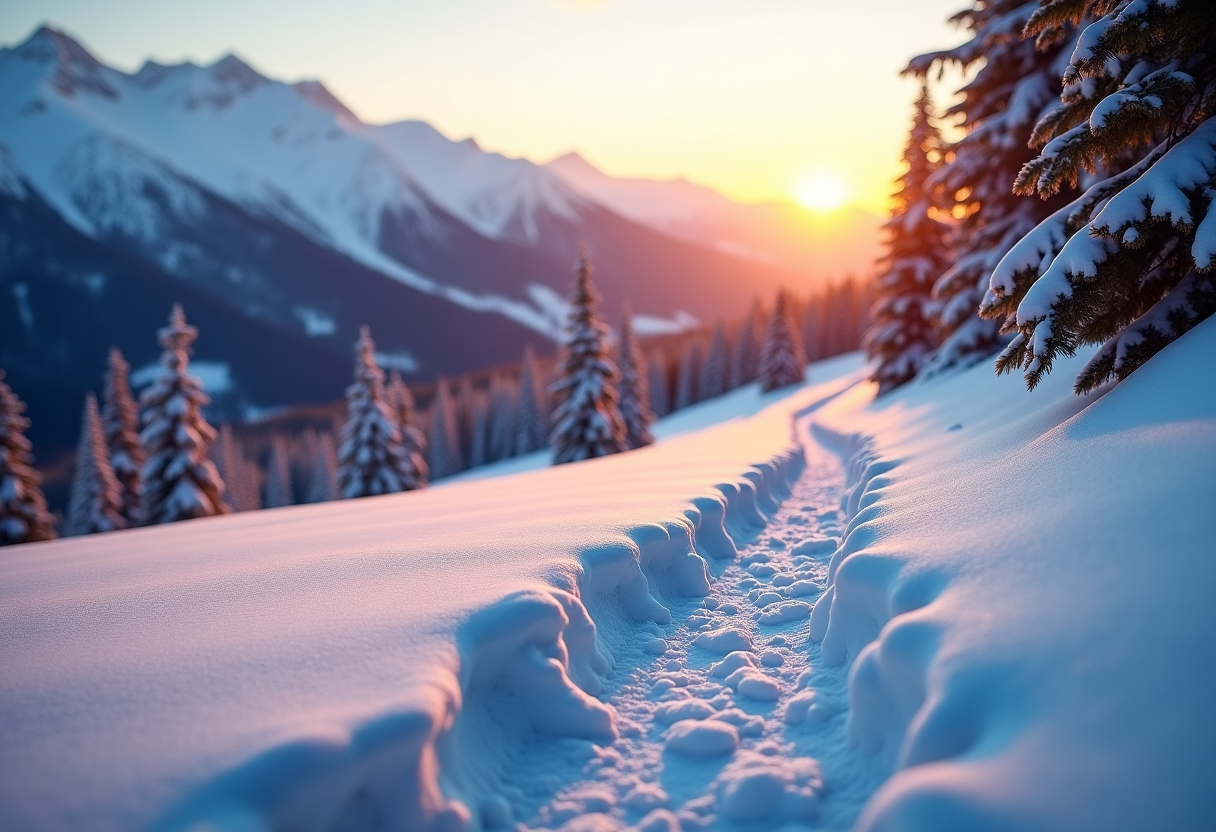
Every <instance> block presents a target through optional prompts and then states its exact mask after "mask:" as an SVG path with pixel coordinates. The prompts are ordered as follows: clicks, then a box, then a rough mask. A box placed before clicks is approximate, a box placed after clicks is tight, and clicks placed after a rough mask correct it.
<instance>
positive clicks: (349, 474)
mask: <svg viewBox="0 0 1216 832" xmlns="http://www.w3.org/2000/svg"><path fill="white" fill-rule="evenodd" d="M869 300H870V297H869V294H868V289H867V286H866V285H865V284H862V283H859V282H858V281H855V280H852V279H847V280H845V281H842V282H840V283H837V284H832V285H828V286H824V287H821V288H819V289H817V290H816V291H815V292H813V293H811V295H809V296H808V297H806V298H803V299H798V298H796V297H795V296H794V295H792V294H791V293H788V292H781V293H779V294H778V295H777V297H776V298H775V299H774V301H773V304H772V306H771V308H766V307H765V306H763V305H762V304H761V303H760V302H759V301H758V300H757V301H756V302H755V303H754V304H753V305H752V308H751V309H750V311H749V312H748V314H747V315H746V316H744V317H743V318H742V319H740V320H739V321H735V322H731V323H727V322H718V323H717V324H716V325H714V326H713V327H711V328H709V329H706V330H696V331H689V332H682V333H677V334H670V335H665V336H660V337H656V338H651V339H648V340H647V341H646V342H645V343H646V344H647V346H646V347H643V345H642V342H641V341H640V340H639V338H638V337H637V335H636V334H635V333H634V330H633V323H632V321H633V318H632V315H631V313H630V311H629V310H628V308H626V309H625V310H624V312H623V314H622V317H621V320H620V322H619V324H618V326H617V327H616V329H615V330H610V328H609V327H608V326H607V325H606V324H605V323H604V321H603V319H602V316H601V314H600V311H599V296H598V293H597V292H596V290H595V286H594V279H593V270H592V267H591V263H590V261H589V260H588V258H587V257H586V255H585V254H584V255H583V256H582V257H581V259H580V261H579V264H578V268H577V270H576V274H575V281H574V288H573V292H572V297H571V300H570V317H569V323H568V326H567V328H566V332H565V334H564V338H563V341H562V343H561V345H560V350H559V353H558V356H557V358H556V360H555V361H554V360H546V359H543V358H540V357H538V356H537V355H536V354H535V353H534V352H533V351H532V349H531V348H528V349H527V350H526V351H525V353H524V355H523V358H522V360H521V361H520V362H519V363H518V364H516V365H513V366H510V367H505V368H498V369H497V370H494V371H492V372H490V373H489V374H488V375H485V376H483V378H482V381H481V383H475V382H474V379H473V377H472V376H466V377H464V378H461V379H458V380H457V381H456V383H455V384H452V383H450V382H449V381H448V380H447V379H445V378H440V379H439V380H438V382H437V384H436V385H435V388H434V391H433V393H432V395H431V397H430V406H429V408H427V409H426V411H425V412H423V411H420V409H419V408H418V406H417V403H416V401H415V397H414V393H413V391H411V389H410V388H409V386H407V385H406V383H405V381H404V380H403V379H402V377H401V375H400V374H399V373H398V372H397V371H395V370H394V371H392V372H391V373H388V374H386V373H385V372H384V370H383V369H382V368H380V367H378V366H377V365H376V360H375V343H374V340H373V338H372V334H371V332H370V331H369V330H368V329H367V328H366V327H364V328H363V329H362V330H361V332H360V334H359V338H358V341H357V343H356V345H355V362H354V373H353V380H352V384H351V385H350V386H349V387H348V388H347V390H346V403H345V413H344V414H343V417H342V418H341V419H339V420H335V421H334V423H333V424H332V425H331V426H322V427H320V428H318V427H317V426H315V425H314V426H309V427H307V428H306V429H304V430H303V431H275V432H273V433H272V434H271V435H270V436H269V438H268V441H267V442H266V443H264V444H265V446H266V447H265V448H264V449H263V450H262V451H261V453H258V452H256V451H255V452H254V453H251V452H250V449H249V447H248V445H247V443H244V442H242V441H241V440H240V439H239V437H238V435H237V432H236V431H234V429H233V426H232V425H230V424H224V425H221V426H220V428H219V430H218V431H217V430H216V429H215V428H213V427H212V426H211V425H210V424H208V422H207V420H206V418H205V417H204V415H203V410H204V408H205V407H206V406H207V404H208V402H209V399H208V397H207V395H206V393H205V391H204V390H203V385H202V383H201V382H200V381H199V379H197V378H195V377H194V376H191V375H190V373H189V360H190V355H191V353H192V344H193V343H194V341H195V340H196V339H197V337H198V330H197V328H196V327H194V326H191V325H190V324H188V323H187V321H186V317H185V312H184V310H183V309H182V308H181V306H180V305H177V306H174V308H173V310H172V311H171V313H170V316H169V322H168V325H167V326H166V327H164V328H162V329H161V330H159V331H158V333H157V338H158V340H159V342H160V345H161V348H162V353H161V358H160V367H159V370H158V372H157V374H156V376H155V378H154V379H153V381H152V382H151V384H150V385H149V386H148V387H147V389H145V390H144V392H143V393H142V395H141V396H140V397H139V401H138V402H137V401H136V398H135V396H134V395H133V393H132V392H131V387H130V366H129V365H128V364H127V362H126V361H125V359H124V358H123V356H122V354H121V352H120V351H119V350H117V349H116V348H115V349H112V350H111V351H110V354H109V359H108V369H107V372H106V374H105V381H104V386H103V391H102V397H101V401H100V403H99V402H98V400H97V398H96V397H95V396H94V395H93V394H89V395H88V396H87V397H86V400H85V407H84V413H83V416H82V421H81V434H80V443H79V445H78V448H77V453H76V462H75V466H74V471H73V479H72V486H71V490H70V495H69V500H68V506H67V512H66V516H65V518H64V519H63V520H62V522H58V521H57V519H56V517H55V516H54V515H53V514H52V513H51V512H50V511H49V510H48V508H47V504H46V500H45V498H44V496H43V494H42V491H41V487H40V476H39V474H38V472H37V471H36V470H35V469H34V467H33V455H32V448H31V447H30V443H29V441H28V439H26V437H25V435H24V433H25V430H26V429H27V428H28V425H29V420H28V419H27V418H26V417H25V416H24V414H23V411H24V405H23V404H22V403H21V401H20V400H19V399H18V398H17V397H16V395H15V394H14V393H13V391H12V390H10V389H9V388H8V386H7V385H6V384H4V382H3V375H2V372H0V543H18V542H26V541H33V540H47V539H52V538H54V537H55V536H57V534H58V533H62V534H64V535H82V534H92V533H97V532H104V531H111V530H115V529H122V528H128V527H132V526H139V525H152V524H160V523H167V522H175V521H178V520H185V519H190V518H194V517H204V516H212V515H218V514H225V513H228V512H231V511H249V510H255V509H260V508H269V507H277V506H285V505H292V504H296V503H314V502H323V501H327V500H333V499H342V498H355V497H364V496H373V495H377V494H390V493H397V492H402V491H410V490H415V489H419V488H424V487H425V486H426V485H427V484H428V483H429V482H430V481H432V480H435V479H441V478H443V477H447V476H452V475H454V474H456V473H459V472H461V471H463V470H466V469H468V468H475V467H479V466H481V465H485V464H488V463H491V462H497V461H500V460H504V459H509V458H512V457H516V456H520V455H522V454H528V453H533V452H536V451H540V450H543V449H546V448H547V449H549V450H550V453H551V456H552V461H553V462H554V463H555V464H561V463H566V462H574V461H578V460H582V459H590V458H594V457H598V456H605V455H609V454H615V453H621V452H624V451H628V450H633V449H636V448H640V447H644V446H646V445H649V444H651V443H652V442H653V436H652V434H651V426H652V425H653V423H654V421H655V420H656V419H657V418H658V417H660V416H665V415H668V414H670V413H673V412H675V411H677V410H680V409H682V408H685V407H688V406H691V405H693V404H696V403H698V402H701V401H704V400H707V399H712V398H714V397H716V396H719V395H722V394H724V393H726V392H729V391H731V390H734V389H736V388H738V387H741V386H743V385H746V384H750V383H753V382H759V383H760V387H761V389H763V390H771V389H776V388H777V387H781V386H784V385H788V384H795V383H798V382H801V380H802V379H803V375H804V371H805V364H806V362H807V360H808V355H809V356H810V357H812V358H819V357H826V356H828V355H833V354H837V353H840V352H846V351H848V350H850V349H855V348H856V346H857V344H858V342H859V339H860V334H861V332H862V330H863V328H864V326H865V315H866V308H867V306H868V303H869ZM804 344H805V346H804Z"/></svg>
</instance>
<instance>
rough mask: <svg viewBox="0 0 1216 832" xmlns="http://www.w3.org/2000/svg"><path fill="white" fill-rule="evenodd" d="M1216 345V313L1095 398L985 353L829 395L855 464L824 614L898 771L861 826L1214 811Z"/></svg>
mask: <svg viewBox="0 0 1216 832" xmlns="http://www.w3.org/2000/svg"><path fill="white" fill-rule="evenodd" d="M1213 348H1216V322H1214V321H1212V320H1209V321H1207V322H1205V323H1203V324H1201V325H1200V326H1199V327H1197V328H1196V329H1195V330H1193V331H1192V332H1191V333H1189V334H1187V335H1185V336H1183V337H1182V338H1181V339H1180V340H1179V341H1177V342H1175V343H1173V344H1172V345H1170V346H1168V347H1167V348H1166V349H1165V350H1163V351H1162V352H1161V353H1159V354H1158V355H1157V356H1155V357H1154V358H1153V359H1151V360H1150V361H1149V362H1148V363H1147V364H1146V365H1144V366H1143V367H1142V368H1141V369H1140V370H1138V371H1137V372H1136V373H1135V374H1134V375H1132V376H1131V377H1130V378H1128V379H1127V380H1126V381H1124V382H1122V383H1121V384H1119V385H1118V386H1115V387H1114V388H1113V389H1109V388H1108V389H1106V390H1104V391H1100V392H1099V393H1096V394H1091V395H1090V396H1089V397H1086V398H1075V397H1073V396H1072V395H1071V391H1070V390H1069V389H1068V381H1067V380H1066V379H1067V378H1068V377H1069V376H1070V375H1071V373H1068V372H1062V373H1056V374H1054V375H1053V376H1052V377H1051V378H1050V379H1048V380H1045V381H1044V382H1043V384H1041V385H1040V388H1039V389H1038V390H1037V391H1036V392H1035V393H1033V394H1028V393H1026V392H1025V391H1024V390H1022V389H1021V387H1020V385H1017V384H1016V383H1015V384H1009V383H1008V382H1007V381H1005V380H1003V379H999V378H994V377H993V376H992V375H991V373H990V370H989V369H988V368H986V367H977V368H975V369H973V370H970V371H967V372H963V373H959V374H956V375H952V376H947V377H945V378H943V379H939V380H937V381H934V382H930V383H925V384H914V385H910V386H909V387H908V388H907V389H905V390H904V391H900V392H897V393H895V394H893V395H891V396H889V397H886V398H884V399H883V400H881V401H879V402H872V400H871V394H870V393H868V392H867V391H865V390H863V389H857V390H855V391H852V392H850V393H848V394H846V395H845V396H844V397H841V398H840V399H839V400H837V401H836V402H833V403H831V404H829V405H828V406H827V407H826V408H825V409H824V411H822V413H821V414H820V415H818V416H817V417H816V429H817V432H818V434H819V435H820V436H821V437H822V438H824V439H825V441H829V442H832V443H835V444H836V445H837V447H839V448H841V450H842V451H844V452H846V453H851V454H853V458H852V464H851V466H850V467H851V470H852V478H853V480H854V481H855V485H854V488H853V491H852V492H851V495H850V497H849V500H848V506H849V510H850V513H851V514H852V518H851V520H850V522H849V524H848V527H847V530H846V536H845V540H844V543H843V546H842V547H841V549H840V550H839V552H838V553H837V554H836V555H835V557H834V558H833V562H832V568H833V571H834V585H833V587H832V588H831V589H830V590H829V593H830V595H829V596H828V598H830V600H829V601H827V602H826V603H825V602H824V601H821V602H820V603H819V604H817V605H816V608H815V616H814V618H815V620H814V621H813V622H812V627H813V632H814V634H815V635H816V636H817V637H818V638H821V639H822V657H823V659H824V667H825V669H830V668H831V667H832V666H840V667H844V666H848V664H849V663H851V666H852V670H851V679H850V684H849V701H850V708H849V715H848V725H849V734H850V738H851V740H852V742H854V743H856V744H857V745H858V746H859V747H864V748H869V749H872V750H873V753H874V754H875V755H876V758H877V759H880V760H883V761H885V764H886V765H887V766H889V770H890V771H892V772H893V774H892V776H891V777H890V779H889V780H888V781H887V782H886V783H885V784H884V785H883V786H882V788H881V789H880V790H879V791H878V792H877V794H875V795H874V797H873V799H871V800H870V801H869V803H868V805H867V807H866V809H865V812H864V814H863V815H862V817H861V819H860V822H859V825H858V828H859V829H861V830H880V829H884V830H885V829H901V830H920V829H926V830H927V829H933V830H943V829H988V828H1001V829H1009V830H1023V829H1024V830H1045V829H1076V828H1102V829H1129V830H1131V829H1142V828H1160V829H1182V828H1203V827H1206V826H1209V825H1210V823H1211V819H1212V814H1211V802H1210V799H1209V797H1208V795H1209V791H1208V785H1207V783H1206V779H1207V778H1206V774H1205V772H1206V770H1207V768H1208V765H1207V761H1208V759H1209V756H1210V749H1211V747H1212V744H1213V742H1216V719H1214V718H1213V716H1212V711H1211V707H1210V703H1211V702H1212V701H1214V700H1216V673H1213V671H1212V668H1211V665H1210V662H1207V661H1206V660H1205V659H1203V658H1202V657H1204V656H1207V655H1210V652H1211V634H1212V632H1214V631H1216V612H1214V611H1213V607H1212V605H1211V599H1210V592H1209V588H1210V586H1211V585H1212V581H1213V579H1216V566H1214V565H1213V561H1212V559H1211V557H1210V552H1211V546H1212V540H1213V534H1214V533H1216V516H1214V515H1213V514H1212V511H1211V506H1212V505H1213V500H1214V498H1216V493H1214V492H1213V485H1212V483H1213V480H1212V474H1211V472H1212V470H1213V466H1214V464H1216V392H1213V391H1214V390H1216V387H1214V386H1213V384H1212V378H1211V371H1210V369H1209V364H1208V361H1207V356H1209V355H1210V354H1211V352H1212V350H1213ZM1083 360H1084V357H1083V356H1082V357H1078V358H1076V359H1071V360H1070V361H1069V363H1070V364H1072V365H1074V369H1075V368H1077V367H1078V366H1079V364H1080V362H1082V361H1083ZM1102 393H1104V395H1103V394H1102ZM951 428H955V429H951ZM814 687H815V683H814V680H813V679H812V688H814Z"/></svg>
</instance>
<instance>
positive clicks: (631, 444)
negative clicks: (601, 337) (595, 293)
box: [616, 306, 654, 449]
mask: <svg viewBox="0 0 1216 832" xmlns="http://www.w3.org/2000/svg"><path fill="white" fill-rule="evenodd" d="M616 350H617V352H616V366H617V368H618V369H619V370H620V373H621V383H620V402H621V405H620V406H621V420H622V422H624V424H625V446H626V447H627V448H630V449H632V448H641V447H643V446H644V445H649V444H651V443H652V442H654V437H653V436H651V435H650V426H651V425H652V424H654V413H653V412H652V411H651V409H650V385H649V384H648V380H647V378H646V359H645V357H644V356H643V355H642V350H641V348H640V347H638V339H637V338H636V337H635V336H634V334H633V313H632V311H631V310H630V309H629V307H628V306H626V307H625V310H624V311H623V312H622V313H621V327H620V330H619V331H618V332H617V339H616Z"/></svg>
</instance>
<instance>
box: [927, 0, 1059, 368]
mask: <svg viewBox="0 0 1216 832" xmlns="http://www.w3.org/2000/svg"><path fill="white" fill-rule="evenodd" d="M1033 10H1034V6H1033V4H1030V3H1026V2H1025V0H974V2H973V4H972V6H971V7H970V8H968V9H964V10H963V11H961V12H959V13H958V14H956V15H955V16H954V17H953V18H952V21H953V22H954V23H956V24H958V25H961V26H963V27H965V28H966V29H967V30H968V31H969V32H970V35H971V37H970V38H969V39H968V40H967V41H966V42H965V43H963V44H961V45H960V46H958V47H956V48H954V49H949V50H946V51H943V52H933V53H930V54H927V55H921V56H919V57H917V58H914V59H913V60H912V62H911V63H910V64H909V66H908V69H907V70H906V71H907V72H908V73H910V74H915V75H919V76H921V77H925V76H927V75H928V74H929V73H930V72H932V71H933V70H934V69H936V68H939V67H944V66H954V67H957V68H959V69H961V70H962V71H964V72H968V71H970V70H972V69H973V68H975V67H978V69H977V70H976V71H975V72H974V73H973V77H971V78H970V80H969V81H968V82H967V83H966V84H965V85H964V86H963V87H962V88H961V89H960V90H959V91H958V99H957V102H956V103H955V104H954V105H953V106H951V107H950V108H949V109H947V110H946V112H945V117H946V118H948V119H952V120H953V121H954V122H955V124H956V126H957V127H958V128H959V129H961V130H962V131H963V132H964V135H963V137H962V138H961V139H959V140H958V141H956V142H953V143H952V144H950V145H948V146H947V147H946V148H945V154H944V155H945V162H944V165H943V167H942V168H941V169H940V170H939V171H938V172H937V173H935V174H934V175H933V177H932V180H931V182H932V184H933V185H936V186H940V187H941V189H942V190H943V192H944V196H945V198H946V199H947V200H948V201H949V203H950V207H952V210H953V212H954V213H955V215H956V216H961V220H960V221H959V222H958V224H957V225H956V226H955V227H954V228H953V229H952V231H951V232H950V234H949V237H948V240H947V242H948V245H949V258H950V262H951V265H950V266H949V268H948V269H946V271H945V272H944V273H943V274H942V275H941V276H940V277H938V278H937V281H936V282H935V283H934V286H933V299H934V301H935V302H936V304H937V307H938V309H939V312H938V318H937V329H938V335H939V337H940V339H941V344H940V346H939V347H938V348H937V349H936V350H934V351H933V353H932V354H930V355H929V356H928V358H927V359H926V362H925V367H924V372H925V373H926V374H930V375H931V374H934V373H937V372H941V371H943V370H946V369H949V368H951V367H965V366H968V365H970V364H973V363H975V362H976V361H978V360H980V359H983V358H986V357H987V356H989V355H991V354H992V353H994V352H996V351H997V350H999V349H1001V348H1002V347H1003V346H1004V345H1005V343H1006V342H1007V341H1008V338H1007V337H1003V336H1001V335H1000V334H999V329H1000V321H996V320H992V319H989V318H981V317H980V316H979V306H980V301H981V299H982V298H983V296H984V292H985V291H986V290H987V289H988V284H989V280H990V279H991V276H992V272H993V269H994V268H995V267H996V265H997V263H998V262H1000V259H1001V258H1002V257H1004V256H1005V254H1006V253H1007V252H1008V251H1009V249H1010V248H1011V247H1012V246H1013V244H1014V243H1015V242H1017V241H1018V240H1019V239H1021V238H1022V237H1023V236H1025V235H1026V234H1027V233H1028V232H1029V231H1030V230H1031V229H1032V228H1034V227H1035V226H1036V225H1038V224H1039V223H1040V222H1041V221H1043V220H1044V219H1046V218H1047V217H1049V216H1050V215H1051V214H1052V213H1054V212H1055V211H1056V210H1058V209H1059V208H1060V207H1062V206H1063V205H1064V204H1065V203H1067V202H1068V201H1070V200H1071V199H1072V198H1073V196H1075V195H1074V194H1073V193H1072V192H1071V189H1067V191H1068V192H1067V193H1065V192H1063V191H1062V192H1061V193H1058V194H1056V195H1055V196H1053V197H1051V198H1050V199H1047V200H1039V199H1033V198H1029V197H1025V196H1018V195H1016V194H1014V193H1013V187H1012V186H1013V181H1014V179H1015V178H1016V177H1017V174H1018V171H1019V170H1021V168H1022V166H1023V165H1025V164H1026V163H1027V162H1029V161H1030V160H1031V159H1032V158H1033V156H1034V152H1033V151H1032V150H1031V149H1030V148H1029V142H1030V135H1031V132H1032V130H1033V129H1034V126H1035V122H1036V121H1037V120H1038V117H1039V116H1040V115H1041V114H1042V113H1043V111H1044V109H1045V108H1046V107H1047V106H1048V105H1049V104H1050V103H1051V101H1052V100H1053V99H1054V98H1056V97H1058V96H1059V94H1060V79H1059V61H1060V47H1059V46H1058V45H1056V46H1053V47H1051V48H1049V49H1044V50H1039V49H1037V48H1036V46H1035V42H1034V39H1033V38H1027V37H1024V36H1022V34H1021V30H1022V27H1023V26H1024V25H1025V23H1026V21H1027V19H1028V18H1029V17H1030V14H1031V12H1032V11H1033Z"/></svg>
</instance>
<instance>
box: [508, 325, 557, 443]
mask: <svg viewBox="0 0 1216 832" xmlns="http://www.w3.org/2000/svg"><path fill="white" fill-rule="evenodd" d="M548 436H549V397H548V395H547V394H546V393H545V387H544V385H543V384H542V383H541V379H540V370H539V369H538V368H537V366H536V354H535V353H533V352H532V347H531V346H527V347H525V348H524V360H523V369H522V370H521V371H520V376H519V409H518V410H517V411H516V415H515V450H514V455H515V456H519V455H521V454H527V453H531V452H532V451H539V450H540V449H541V448H543V447H545V442H546V441H547V440H548Z"/></svg>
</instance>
